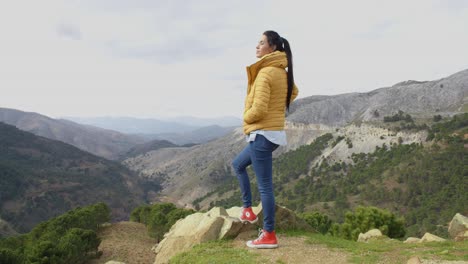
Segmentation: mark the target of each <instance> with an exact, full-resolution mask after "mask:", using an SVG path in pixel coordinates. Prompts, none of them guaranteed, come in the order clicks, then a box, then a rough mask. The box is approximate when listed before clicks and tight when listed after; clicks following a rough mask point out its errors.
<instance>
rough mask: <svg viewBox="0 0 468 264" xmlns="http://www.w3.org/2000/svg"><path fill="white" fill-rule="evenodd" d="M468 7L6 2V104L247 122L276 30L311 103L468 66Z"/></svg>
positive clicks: (2, 33) (0, 6)
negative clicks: (265, 50) (250, 86)
mask: <svg viewBox="0 0 468 264" xmlns="http://www.w3.org/2000/svg"><path fill="white" fill-rule="evenodd" d="M465 2H466V1H440V0H432V1H426V0H414V1H400V0H395V1H391V2H376V1H371V0H362V1H358V2H356V1H354V2H350V1H329V2H325V1H306V2H305V1H290V2H288V3H287V4H285V3H284V1H277V0H272V1H247V0H242V1H238V2H226V1H208V0H202V1H150V0H140V1H124V0H104V1H94V0H85V1H58V0H50V1H46V2H43V1H41V2H30V1H22V0H18V1H10V2H2V3H0V43H1V44H0V58H2V60H1V61H0V93H1V94H2V96H0V106H8V107H11V108H17V109H22V110H29V111H36V112H40V113H44V114H47V115H50V116H65V115H69V116H80V115H81V116H97V115H125V116H137V117H152V116H163V115H197V116H204V117H213V116H220V115H235V116H240V114H241V113H242V107H243V100H244V96H245V88H246V72H245V66H247V65H249V64H251V63H254V62H255V61H256V58H255V46H256V43H257V41H258V38H259V37H260V35H261V33H262V32H263V31H265V30H269V29H272V30H276V31H277V32H278V33H280V34H281V35H282V36H283V37H286V38H287V39H288V40H289V42H290V43H291V47H292V49H293V54H294V63H295V80H296V82H297V84H298V86H299V88H300V95H299V97H305V96H311V95H316V94H339V93H347V92H356V91H360V92H364V91H370V90H372V89H376V88H379V87H384V86H390V85H392V84H394V83H397V82H400V81H404V80H407V79H416V80H432V79H438V78H442V77H445V76H447V75H449V74H452V73H454V72H456V71H459V70H463V69H466V68H468V62H467V61H466V58H467V57H468V50H467V49H466V47H467V46H468V31H467V30H466V25H467V24H468V8H466V5H465V4H464V3H465ZM26 6H27V7H28V8H26ZM75 40H79V41H75Z"/></svg>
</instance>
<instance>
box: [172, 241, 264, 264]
mask: <svg viewBox="0 0 468 264" xmlns="http://www.w3.org/2000/svg"><path fill="white" fill-rule="evenodd" d="M258 258H259V255H258V254H254V253H250V252H248V251H247V250H245V249H239V248H234V247H232V246H231V244H230V241H223V240H221V241H212V242H207V243H203V244H200V245H196V246H194V247H193V249H191V250H190V251H188V252H183V253H180V254H178V255H176V256H174V257H173V258H171V261H170V263H171V264H172V263H175V264H182V263H190V264H202V263H203V264H208V263H216V264H223V263H226V264H227V263H229V264H231V263H232V264H244V263H245V264H251V263H258V262H257V261H258Z"/></svg>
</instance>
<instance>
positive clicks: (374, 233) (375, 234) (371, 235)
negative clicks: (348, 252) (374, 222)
mask: <svg viewBox="0 0 468 264" xmlns="http://www.w3.org/2000/svg"><path fill="white" fill-rule="evenodd" d="M379 237H382V232H381V231H380V230H379V229H371V230H369V231H367V232H366V233H365V234H363V233H360V234H359V237H358V239H357V241H358V242H369V240H371V239H375V238H379Z"/></svg>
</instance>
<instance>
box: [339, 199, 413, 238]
mask: <svg viewBox="0 0 468 264" xmlns="http://www.w3.org/2000/svg"><path fill="white" fill-rule="evenodd" d="M374 228H376V229H379V230H380V231H382V234H384V235H386V236H388V237H391V238H401V237H403V236H404V235H405V233H406V231H405V227H404V220H403V219H402V218H397V217H396V216H395V215H394V214H392V213H391V212H389V211H388V210H383V209H379V208H376V207H372V206H369V207H363V206H359V207H357V208H356V210H355V212H354V213H352V212H347V213H346V214H345V221H344V223H343V224H341V225H338V224H334V225H333V226H332V228H331V233H332V234H333V235H334V236H339V237H342V238H345V239H350V240H356V239H357V237H358V236H359V233H365V232H367V231H369V230H371V229H374Z"/></svg>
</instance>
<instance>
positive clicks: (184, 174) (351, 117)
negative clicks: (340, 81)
mask: <svg viewBox="0 0 468 264" xmlns="http://www.w3.org/2000/svg"><path fill="white" fill-rule="evenodd" d="M467 98H468V70H464V71H461V72H458V73H456V74H453V75H451V76H449V77H447V78H443V79H440V80H436V81H428V82H417V81H406V82H401V83H398V84H396V85H394V86H392V87H387V88H380V89H377V90H374V91H371V92H369V93H350V94H341V95H336V96H311V97H307V98H303V99H299V100H297V101H296V102H294V103H293V104H292V105H291V111H290V113H289V114H288V116H287V124H286V128H285V130H286V133H287V136H288V146H285V147H280V148H278V149H277V150H276V151H275V152H274V156H275V157H276V156H278V155H280V154H282V153H284V152H286V151H289V150H291V149H295V148H297V147H299V146H301V145H304V144H309V143H311V142H312V141H313V140H314V139H315V138H316V137H318V136H320V135H322V134H324V133H332V134H333V135H334V137H335V138H336V137H338V136H343V137H345V138H349V140H351V141H352V143H353V147H352V148H349V147H348V145H347V143H346V142H345V141H341V142H340V143H339V144H337V145H336V146H334V147H329V148H327V149H326V150H325V151H324V155H323V157H320V158H319V159H322V158H327V157H328V158H329V159H331V160H335V161H349V157H350V156H351V154H352V153H359V152H364V153H368V152H372V151H374V150H375V148H376V146H382V144H384V143H385V144H386V145H387V146H389V145H390V144H391V143H396V142H398V141H402V142H403V143H412V142H422V141H423V140H424V139H425V137H426V132H424V131H423V132H417V133H409V132H398V133H396V132H394V131H391V130H389V129H387V128H385V127H384V126H382V120H383V117H384V116H390V115H393V114H395V113H397V112H398V111H399V110H401V111H404V112H405V113H408V114H411V115H412V116H413V117H415V118H431V117H432V116H434V115H442V116H450V115H453V114H456V113H460V112H466V110H467ZM246 144H247V143H246V142H245V138H244V135H243V134H242V129H241V128H238V129H236V130H234V131H233V132H231V133H229V134H228V135H226V136H224V137H222V138H219V139H217V140H215V141H212V142H209V143H206V144H203V145H197V146H193V147H190V148H172V149H160V150H156V151H152V152H148V153H146V154H143V155H140V156H137V157H134V158H131V159H127V160H125V161H124V162H123V163H124V164H125V165H126V166H128V167H129V168H130V169H132V170H136V171H139V172H140V174H141V175H142V176H144V177H163V178H164V183H163V190H162V192H161V193H160V194H158V195H157V196H156V198H155V199H156V200H158V201H170V202H173V203H176V204H178V205H180V206H189V207H190V206H191V204H192V202H193V201H194V200H195V199H197V198H199V197H202V196H204V195H205V194H207V193H209V192H210V191H212V190H213V189H214V188H215V187H216V186H217V185H219V184H220V183H221V182H223V181H225V180H226V179H227V178H228V177H235V176H233V173H232V169H231V161H232V159H233V158H234V157H235V155H236V154H237V153H239V151H241V149H242V148H243V147H244V146H245V145H246ZM319 159H318V160H316V161H315V162H319Z"/></svg>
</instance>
